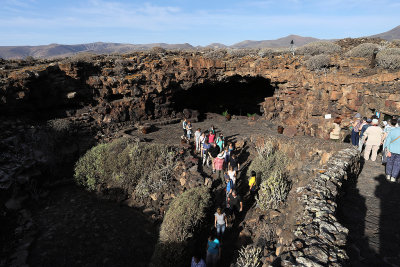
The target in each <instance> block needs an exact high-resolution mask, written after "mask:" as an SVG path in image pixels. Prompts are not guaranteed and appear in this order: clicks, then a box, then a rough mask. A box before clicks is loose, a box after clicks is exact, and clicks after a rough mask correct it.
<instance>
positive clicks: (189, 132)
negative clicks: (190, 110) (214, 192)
mask: <svg viewBox="0 0 400 267" xmlns="http://www.w3.org/2000/svg"><path fill="white" fill-rule="evenodd" d="M186 136H187V138H188V140H189V141H190V139H191V138H192V123H191V122H190V121H188V123H187V125H186Z"/></svg>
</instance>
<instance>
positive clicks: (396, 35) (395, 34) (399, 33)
mask: <svg viewBox="0 0 400 267" xmlns="http://www.w3.org/2000/svg"><path fill="white" fill-rule="evenodd" d="M368 37H372V38H382V39H385V40H388V41H392V40H394V39H400V25H399V26H397V27H396V28H393V29H391V30H390V31H387V32H383V33H379V34H375V35H371V36H368Z"/></svg>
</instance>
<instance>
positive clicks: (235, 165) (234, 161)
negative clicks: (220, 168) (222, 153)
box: [228, 152, 240, 172]
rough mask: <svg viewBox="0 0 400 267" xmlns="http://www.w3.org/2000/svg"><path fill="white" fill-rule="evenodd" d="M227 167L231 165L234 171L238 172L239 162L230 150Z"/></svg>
mask: <svg viewBox="0 0 400 267" xmlns="http://www.w3.org/2000/svg"><path fill="white" fill-rule="evenodd" d="M229 167H232V168H233V169H234V170H235V171H236V172H238V171H239V168H240V164H239V161H238V159H237V156H236V155H235V154H234V153H232V152H231V155H230V159H229V164H228V169H229Z"/></svg>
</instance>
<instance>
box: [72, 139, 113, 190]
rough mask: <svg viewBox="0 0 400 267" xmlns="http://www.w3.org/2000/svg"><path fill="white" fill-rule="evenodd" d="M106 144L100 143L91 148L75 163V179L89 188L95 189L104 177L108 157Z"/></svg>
mask: <svg viewBox="0 0 400 267" xmlns="http://www.w3.org/2000/svg"><path fill="white" fill-rule="evenodd" d="M106 150H107V145H106V144H100V145H97V146H95V147H93V148H92V149H90V150H89V151H88V152H87V153H86V154H85V155H83V157H81V158H80V159H79V160H78V162H77V164H76V165H75V175H74V177H75V180H76V181H77V182H78V184H81V185H83V186H85V187H86V188H88V189H89V190H95V189H96V187H97V186H98V185H99V184H100V183H101V181H100V179H101V178H103V177H104V174H105V172H104V167H103V164H104V162H105V158H106Z"/></svg>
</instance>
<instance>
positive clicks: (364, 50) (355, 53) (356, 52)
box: [345, 43, 379, 57]
mask: <svg viewBox="0 0 400 267" xmlns="http://www.w3.org/2000/svg"><path fill="white" fill-rule="evenodd" d="M378 48H379V46H378V45H377V44H373V43H364V44H360V45H358V46H356V47H354V48H353V49H351V50H350V51H348V52H347V53H346V54H345V55H346V56H348V57H372V55H373V54H374V50H375V49H378Z"/></svg>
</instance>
